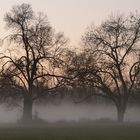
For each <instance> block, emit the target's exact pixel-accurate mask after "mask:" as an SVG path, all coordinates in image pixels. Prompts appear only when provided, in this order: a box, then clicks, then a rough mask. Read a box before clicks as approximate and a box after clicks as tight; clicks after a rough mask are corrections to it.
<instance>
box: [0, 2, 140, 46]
mask: <svg viewBox="0 0 140 140" xmlns="http://www.w3.org/2000/svg"><path fill="white" fill-rule="evenodd" d="M23 2H24V3H29V4H31V5H32V8H33V9H34V10H35V11H42V12H45V13H46V14H47V16H48V19H49V21H50V23H51V25H52V26H53V27H54V28H55V29H56V31H61V32H64V33H65V35H66V36H67V37H69V38H70V40H71V41H72V43H73V44H74V45H75V44H77V42H79V41H80V37H81V35H82V34H83V33H84V31H85V29H86V27H87V26H88V25H90V24H91V23H94V24H95V25H98V24H100V23H101V21H102V20H104V19H106V18H107V17H108V16H109V15H110V14H111V13H118V12H119V13H122V12H123V13H125V14H128V13H130V12H135V11H140V0H1V2H0V36H3V35H4V34H5V31H4V30H3V27H4V22H3V17H4V14H5V13H6V12H8V11H9V10H10V9H11V7H12V6H13V5H17V4H21V3H23Z"/></svg>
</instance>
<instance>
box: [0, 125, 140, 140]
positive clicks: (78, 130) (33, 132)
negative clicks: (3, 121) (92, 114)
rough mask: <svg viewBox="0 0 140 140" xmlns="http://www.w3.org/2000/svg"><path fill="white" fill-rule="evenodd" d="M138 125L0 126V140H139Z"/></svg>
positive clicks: (139, 128)
mask: <svg viewBox="0 0 140 140" xmlns="http://www.w3.org/2000/svg"><path fill="white" fill-rule="evenodd" d="M139 130H140V124H139V123H133V124H132V123H131V124H130V123H124V124H117V123H115V124H112V123H110V124H106V123H100V124H97V123H95V124H91V123H89V124H88V123H87V124H77V123H72V124H45V125H19V124H18V125H13V124H11V125H0V140H139V139H140V131H139Z"/></svg>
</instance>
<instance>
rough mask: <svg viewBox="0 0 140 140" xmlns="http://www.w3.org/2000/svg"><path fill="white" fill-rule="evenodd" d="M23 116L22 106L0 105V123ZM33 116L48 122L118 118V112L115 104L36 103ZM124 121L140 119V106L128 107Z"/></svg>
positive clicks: (12, 120) (10, 121) (13, 121)
mask: <svg viewBox="0 0 140 140" xmlns="http://www.w3.org/2000/svg"><path fill="white" fill-rule="evenodd" d="M21 116H22V109H21V108H15V109H13V108H7V107H5V106H4V105H1V106H0V123H15V122H17V121H18V120H20V118H21ZM33 116H36V117H38V118H41V119H43V120H45V121H46V122H70V121H74V122H79V121H80V122H84V121H85V122H87V121H92V120H116V119H117V112H116V108H115V106H113V105H95V104H84V103H80V104H74V103H69V102H68V103H66V102H64V103H63V102H62V103H61V104H57V105H54V104H47V105H34V108H33ZM124 121H131V122H134V121H140V108H139V107H134V106H133V107H128V109H127V110H126V113H125V120H124Z"/></svg>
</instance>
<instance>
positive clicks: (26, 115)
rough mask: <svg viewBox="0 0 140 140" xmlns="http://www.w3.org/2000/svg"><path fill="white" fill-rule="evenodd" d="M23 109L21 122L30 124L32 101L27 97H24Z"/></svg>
mask: <svg viewBox="0 0 140 140" xmlns="http://www.w3.org/2000/svg"><path fill="white" fill-rule="evenodd" d="M23 105H24V108H23V119H22V121H23V122H27V123H29V122H31V121H32V107H33V100H32V98H31V97H30V96H29V95H25V96H24V104H23Z"/></svg>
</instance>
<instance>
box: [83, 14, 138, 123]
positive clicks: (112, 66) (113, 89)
mask: <svg viewBox="0 0 140 140" xmlns="http://www.w3.org/2000/svg"><path fill="white" fill-rule="evenodd" d="M139 41H140V16H139V15H138V14H133V15H130V16H128V17H124V16H122V15H119V16H116V17H111V18H109V19H108V20H106V21H105V22H103V23H102V24H101V26H100V27H98V28H94V27H90V28H89V29H88V31H87V32H86V33H85V35H84V37H83V42H84V45H85V46H86V48H88V53H89V54H90V55H91V56H92V57H93V58H94V59H95V58H97V57H99V58H100V59H96V67H94V71H93V70H92V69H91V70H89V71H88V74H89V75H91V76H92V77H93V79H94V80H93V82H94V87H96V88H97V89H98V90H100V92H98V93H97V95H98V96H103V97H105V98H106V97H107V98H109V99H111V100H112V101H113V102H114V103H115V105H116V108H117V113H118V121H120V122H122V121H123V119H124V113H125V111H126V108H127V102H128V99H129V96H130V95H131V94H132V89H133V87H134V81H135V80H134V79H135V76H136V75H134V74H132V69H133V67H134V63H135V62H136V59H137V56H136V51H137V50H138V44H139Z"/></svg>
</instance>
